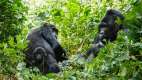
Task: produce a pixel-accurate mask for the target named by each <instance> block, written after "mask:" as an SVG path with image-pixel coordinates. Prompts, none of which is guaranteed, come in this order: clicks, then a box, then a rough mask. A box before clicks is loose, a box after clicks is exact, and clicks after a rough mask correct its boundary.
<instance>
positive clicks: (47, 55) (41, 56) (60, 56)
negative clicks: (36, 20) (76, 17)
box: [25, 23, 67, 74]
mask: <svg viewBox="0 0 142 80" xmlns="http://www.w3.org/2000/svg"><path fill="white" fill-rule="evenodd" d="M57 34H58V30H57V29H56V27H55V26H54V25H51V24H47V23H45V24H44V25H43V26H41V27H39V28H36V29H34V30H33V31H32V32H31V33H29V34H28V37H27V40H28V41H29V43H28V47H27V50H26V59H25V62H26V64H27V67H38V68H39V70H40V71H41V72H42V73H44V74H46V73H48V72H55V73H57V72H59V71H60V69H59V67H58V65H57V63H58V62H60V61H63V60H66V59H67V58H66V52H65V50H64V49H63V48H62V47H61V45H60V44H59V42H58V40H57Z"/></svg>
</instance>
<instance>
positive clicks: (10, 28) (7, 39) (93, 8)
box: [0, 0, 142, 80]
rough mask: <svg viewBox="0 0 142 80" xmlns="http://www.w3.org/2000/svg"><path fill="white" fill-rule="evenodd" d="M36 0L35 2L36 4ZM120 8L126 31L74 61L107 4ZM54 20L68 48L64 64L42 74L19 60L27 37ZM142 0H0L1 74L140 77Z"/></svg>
mask: <svg viewBox="0 0 142 80" xmlns="http://www.w3.org/2000/svg"><path fill="white" fill-rule="evenodd" d="M38 3H39V4H38ZM111 8H112V9H117V10H120V11H121V12H122V13H123V15H124V16H125V20H124V22H123V23H124V25H125V27H126V28H127V29H128V31H120V32H119V34H118V38H117V40H116V41H114V42H113V43H108V44H107V45H106V46H105V48H103V49H101V51H100V52H99V55H98V56H97V57H96V58H95V59H93V60H92V61H91V62H87V61H84V60H82V59H79V60H77V59H76V58H77V57H78V55H79V54H83V53H85V52H86V51H87V50H88V48H89V47H90V46H91V42H92V41H93V40H94V38H95V36H96V33H97V29H98V24H99V22H100V20H101V19H102V18H103V16H104V15H105V12H106V10H107V9H111ZM43 22H48V23H52V24H55V25H56V26H57V28H58V29H59V35H58V37H59V40H60V42H61V44H62V45H63V47H65V49H66V50H67V52H68V53H67V54H68V56H69V61H67V62H64V63H68V65H65V66H62V65H60V64H59V65H60V66H61V69H62V71H61V72H60V73H58V74H55V73H50V74H47V75H42V74H41V73H40V72H39V71H38V69H36V68H35V69H33V70H32V69H27V68H25V63H24V62H23V59H24V53H23V50H24V49H25V47H26V46H27V44H26V43H27V41H26V40H25V39H26V36H27V33H28V31H30V30H31V29H32V28H35V27H39V26H40V24H41V23H43ZM141 22H142V0H42V1H39V0H30V1H28V0H23V1H22V0H2V1H0V42H1V43H0V68H1V69H0V73H1V74H0V79H1V77H2V79H8V78H12V79H14V78H18V79H24V80H48V79H50V80H128V79H130V80H141V79H142V23H141Z"/></svg>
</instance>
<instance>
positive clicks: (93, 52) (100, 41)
mask: <svg viewBox="0 0 142 80" xmlns="http://www.w3.org/2000/svg"><path fill="white" fill-rule="evenodd" d="M118 18H119V19H120V21H123V20H124V16H123V15H122V14H121V13H120V12H119V11H117V10H113V9H110V10H107V12H106V15H105V16H104V18H103V19H102V20H101V22H100V24H99V27H98V34H97V37H96V38H95V40H94V41H93V46H92V47H91V48H90V49H89V50H88V51H87V52H86V54H85V55H84V56H85V57H86V58H88V56H91V58H94V57H96V56H97V55H98V52H99V50H100V48H103V47H104V46H105V44H106V43H107V42H108V41H110V42H112V41H114V40H116V38H117V33H118V31H119V30H121V29H124V27H123V24H122V23H120V24H119V23H118V22H117V20H118ZM88 59H89V58H88Z"/></svg>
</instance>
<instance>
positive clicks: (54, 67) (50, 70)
mask: <svg viewBox="0 0 142 80" xmlns="http://www.w3.org/2000/svg"><path fill="white" fill-rule="evenodd" d="M49 72H54V73H58V72H60V68H59V67H58V66H57V65H51V66H49Z"/></svg>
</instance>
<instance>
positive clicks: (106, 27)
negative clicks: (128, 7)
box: [98, 9, 124, 42]
mask: <svg viewBox="0 0 142 80" xmlns="http://www.w3.org/2000/svg"><path fill="white" fill-rule="evenodd" d="M118 17H119V19H120V21H123V20H124V16H123V15H122V14H121V13H120V12H119V11H116V10H112V9H111V10H108V11H107V12H106V15H105V17H104V18H103V19H102V21H101V23H100V24H99V36H98V38H99V39H100V40H102V39H106V40H107V41H111V42H112V41H114V40H116V38H117V33H118V31H119V30H121V29H123V25H122V23H120V24H118V23H117V21H116V20H117V19H118Z"/></svg>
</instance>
